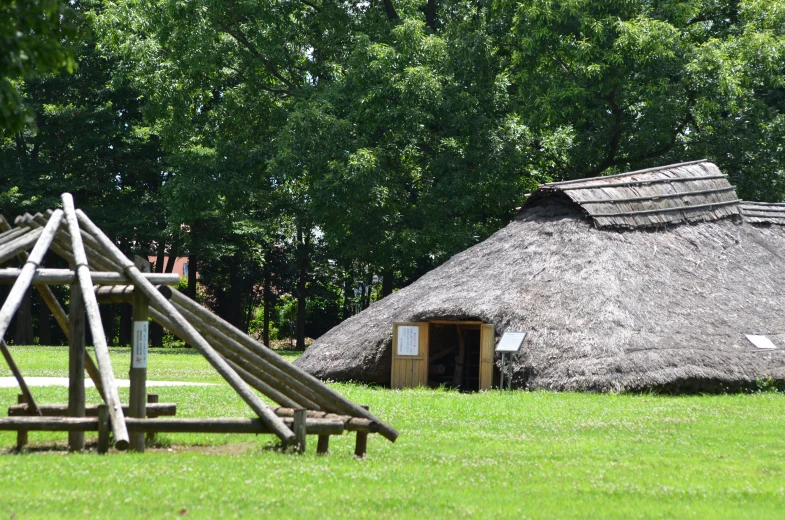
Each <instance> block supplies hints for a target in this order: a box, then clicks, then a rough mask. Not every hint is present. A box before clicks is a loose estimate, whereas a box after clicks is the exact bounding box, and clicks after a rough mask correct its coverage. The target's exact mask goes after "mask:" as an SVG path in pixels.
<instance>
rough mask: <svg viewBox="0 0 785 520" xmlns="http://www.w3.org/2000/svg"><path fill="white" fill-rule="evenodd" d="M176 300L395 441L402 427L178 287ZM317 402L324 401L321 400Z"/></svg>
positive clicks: (332, 408)
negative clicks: (343, 392) (376, 424)
mask: <svg viewBox="0 0 785 520" xmlns="http://www.w3.org/2000/svg"><path fill="white" fill-rule="evenodd" d="M172 302H173V303H175V304H177V305H180V306H182V307H183V308H185V309H187V310H188V311H190V312H192V313H193V314H194V315H195V316H197V317H199V318H200V319H201V320H202V321H203V322H204V324H205V325H208V326H210V327H213V328H215V329H216V330H217V331H220V332H221V333H223V334H225V335H226V336H227V337H229V338H231V339H233V340H234V341H236V342H237V343H240V344H241V345H243V346H245V347H246V348H247V349H248V350H250V351H251V352H253V353H255V354H257V355H258V356H259V357H261V358H262V359H264V360H265V361H267V362H268V363H269V364H270V365H271V366H274V367H275V368H278V369H279V370H281V371H282V372H284V373H285V374H286V375H287V376H289V377H290V378H291V379H292V380H293V381H296V382H297V383H299V384H300V385H302V386H303V387H306V388H309V389H312V390H313V391H314V392H316V393H318V394H319V395H320V396H321V398H322V399H323V400H324V402H325V403H328V404H329V407H325V410H327V411H331V412H336V413H343V414H346V415H351V416H353V417H363V418H366V419H370V420H372V421H375V422H376V423H378V424H379V433H381V434H382V435H383V436H385V437H386V438H387V439H389V440H390V441H393V442H394V441H395V439H396V438H397V437H398V431H397V430H396V429H395V428H393V427H392V426H390V425H389V424H387V423H385V422H384V421H382V420H381V419H379V418H377V417H374V416H373V415H372V414H371V413H370V412H368V410H364V409H363V408H361V407H360V406H358V405H356V404H355V403H353V402H351V401H350V400H348V399H346V398H345V397H343V396H342V395H341V394H339V393H338V392H336V391H335V390H333V389H332V388H330V387H329V386H327V385H325V384H324V383H322V382H321V381H319V380H318V379H316V378H315V377H313V376H312V375H311V374H309V373H307V372H305V371H304V370H302V369H300V368H299V367H297V366H295V365H293V364H292V363H289V362H288V361H286V360H285V359H283V358H281V357H280V356H278V354H276V353H275V352H273V351H272V350H270V349H269V348H267V347H265V346H264V345H261V344H260V343H258V342H257V341H256V340H254V339H252V338H250V337H249V336H248V335H247V334H245V333H243V332H242V331H240V329H238V328H237V327H235V326H234V325H232V324H230V323H229V322H227V321H225V320H223V319H221V318H219V317H218V316H215V315H214V314H212V313H211V312H210V311H208V310H207V309H205V308H204V307H202V306H201V305H199V304H198V303H196V302H194V301H193V300H191V299H190V298H188V297H187V296H185V295H184V294H182V293H180V292H178V291H174V292H173V294H172ZM317 404H321V403H318V402H317Z"/></svg>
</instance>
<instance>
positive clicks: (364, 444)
mask: <svg viewBox="0 0 785 520" xmlns="http://www.w3.org/2000/svg"><path fill="white" fill-rule="evenodd" d="M363 408H365V409H367V408H368V407H367V406H363ZM355 435H356V436H357V438H356V439H355V443H354V456H355V457H357V458H360V459H362V458H364V457H365V454H366V453H367V452H368V434H367V433H366V432H359V431H358V432H357V433H356V434H355Z"/></svg>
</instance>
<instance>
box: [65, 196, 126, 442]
mask: <svg viewBox="0 0 785 520" xmlns="http://www.w3.org/2000/svg"><path fill="white" fill-rule="evenodd" d="M62 201H63V209H64V210H65V215H66V223H67V224H68V230H69V233H70V234H71V246H72V248H73V254H74V259H75V261H76V266H75V268H76V273H77V275H78V278H79V288H80V289H81V290H82V298H83V299H84V307H85V313H86V314H87V322H88V324H89V326H90V332H91V333H92V336H93V349H94V350H95V357H96V359H97V360H98V372H99V373H100V375H101V384H102V386H103V389H104V399H105V402H106V406H107V412H108V413H109V420H110V422H111V425H112V434H113V435H114V445H115V448H117V449H118V450H125V449H128V430H127V429H126V426H125V416H124V414H123V408H122V405H121V404H120V394H119V393H118V391H117V384H116V383H115V379H114V373H113V372H112V362H111V360H110V358H109V347H108V346H107V344H106V336H105V335H104V327H103V324H102V323H101V313H100V312H99V311H98V301H97V300H96V298H95V293H94V292H93V282H92V280H91V278H90V269H89V268H88V266H87V256H86V255H85V252H84V246H83V244H82V235H81V233H80V230H79V223H78V221H77V218H76V212H75V210H74V199H73V197H72V196H71V194H70V193H64V194H63V195H62ZM50 222H51V219H50Z"/></svg>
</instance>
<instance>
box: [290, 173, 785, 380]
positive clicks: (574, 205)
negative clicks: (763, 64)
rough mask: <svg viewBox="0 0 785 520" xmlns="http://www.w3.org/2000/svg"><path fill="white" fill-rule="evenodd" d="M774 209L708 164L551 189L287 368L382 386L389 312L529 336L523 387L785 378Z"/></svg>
mask: <svg viewBox="0 0 785 520" xmlns="http://www.w3.org/2000/svg"><path fill="white" fill-rule="evenodd" d="M784 216H785V206H778V205H771V204H768V205H765V206H764V205H757V204H753V203H749V204H748V203H743V204H742V203H741V201H739V200H738V197H737V196H736V193H735V191H734V189H733V187H732V186H730V185H729V183H728V181H727V178H726V177H725V176H724V175H722V174H721V172H719V170H718V169H717V167H716V166H714V165H713V164H711V163H708V162H705V161H696V162H692V163H684V164H679V165H671V166H666V167H662V168H657V169H651V170H643V171H640V172H631V173H627V174H622V175H618V176H613V177H603V178H595V179H585V180H579V181H569V182H565V183H551V184H546V185H543V186H542V187H541V188H540V189H539V190H538V191H537V192H535V193H534V194H532V196H531V197H530V198H529V200H528V201H527V203H526V204H525V206H524V207H523V208H522V210H521V211H520V213H519V214H518V215H517V217H516V218H515V219H514V220H513V221H512V222H511V223H510V224H509V225H508V226H507V227H505V228H503V229H502V230H500V231H498V232H497V233H495V234H494V235H493V236H491V237H490V238H488V239H487V240H485V241H484V242H482V243H480V244H477V245H475V246H474V247H472V248H470V249H468V250H466V251H464V252H462V253H460V254H458V255H455V256H454V257H453V258H451V259H450V260H449V261H447V262H445V263H444V264H443V265H441V266H440V267H438V268H437V269H434V270H433V271H431V272H430V273H428V274H427V275H425V276H423V277H422V278H421V279H419V280H418V281H417V282H415V283H414V284H412V285H411V286H409V287H407V288H405V289H402V290H400V291H398V292H396V293H393V294H392V295H390V296H388V297H387V298H384V299H383V300H381V301H379V302H377V303H375V304H373V305H372V306H371V307H369V308H368V309H366V310H365V311H363V312H362V313H360V314H358V315H356V316H354V317H352V318H350V319H348V320H346V321H345V322H343V323H341V324H340V325H339V326H337V327H335V328H334V329H332V330H331V331H329V332H328V333H327V334H325V335H324V336H322V337H321V338H319V339H318V340H317V341H316V343H314V345H313V346H311V347H310V348H309V349H308V350H307V351H306V352H305V354H304V355H303V356H302V357H300V359H299V360H298V361H297V364H298V365H299V366H300V367H301V368H303V369H305V370H306V371H308V372H310V373H312V374H314V375H316V376H318V377H321V378H330V379H335V380H358V381H367V382H374V383H379V384H383V385H387V384H389V383H390V376H391V374H390V371H391V355H392V324H393V323H394V322H430V321H434V320H477V321H481V322H483V323H490V324H493V325H494V326H495V329H496V333H497V335H498V334H501V333H503V332H504V331H514V330H518V331H525V332H527V334H528V336H527V338H526V341H525V342H524V344H523V347H522V349H521V351H520V352H519V354H518V356H517V357H516V358H515V363H514V378H513V382H514V385H515V386H517V387H525V388H544V389H551V390H577V389H587V390H639V389H646V388H684V387H689V388H691V389H706V390H709V389H713V388H717V386H718V385H719V386H727V387H735V386H737V385H744V384H749V383H754V382H755V381H756V380H757V379H760V378H766V377H771V378H774V379H778V380H781V379H785V350H781V349H785V312H784V311H785V291H783V279H784V276H783V275H785V234H783V233H782V228H780V227H779V226H776V225H771V224H772V223H775V224H776V223H782V224H785V218H782V217H784ZM753 218H755V219H757V220H754V221H753V222H750V221H752V220H753ZM778 219H781V220H778ZM747 334H755V335H765V336H767V337H768V338H769V339H770V340H771V341H772V342H773V343H774V344H775V345H777V346H778V347H779V348H777V349H776V350H763V349H759V348H756V347H755V346H753V345H752V344H751V343H750V342H749V341H748V339H747V338H746V335H747Z"/></svg>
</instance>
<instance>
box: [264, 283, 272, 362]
mask: <svg viewBox="0 0 785 520" xmlns="http://www.w3.org/2000/svg"><path fill="white" fill-rule="evenodd" d="M272 285H273V284H272V281H271V280H270V273H269V272H265V275H264V294H263V295H262V302H263V304H264V310H263V312H264V314H263V316H262V321H263V323H262V343H264V344H265V345H267V346H268V347H269V346H270V307H272V302H273V299H272V298H271V296H272V294H270V291H272Z"/></svg>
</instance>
